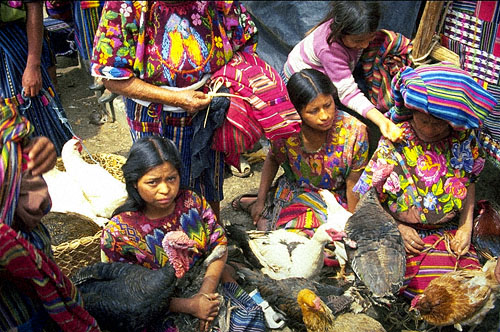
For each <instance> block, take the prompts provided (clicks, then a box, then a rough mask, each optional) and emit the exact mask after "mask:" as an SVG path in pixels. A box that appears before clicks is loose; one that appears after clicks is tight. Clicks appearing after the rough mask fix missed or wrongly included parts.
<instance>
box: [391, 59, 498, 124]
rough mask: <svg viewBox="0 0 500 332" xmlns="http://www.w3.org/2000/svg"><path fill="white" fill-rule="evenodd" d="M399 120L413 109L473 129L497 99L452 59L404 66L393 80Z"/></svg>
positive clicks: (393, 113)
mask: <svg viewBox="0 0 500 332" xmlns="http://www.w3.org/2000/svg"><path fill="white" fill-rule="evenodd" d="M391 95H392V98H393V99H394V106H393V107H392V108H391V109H390V110H389V116H390V118H391V120H392V121H394V122H395V123H397V122H401V121H406V120H408V119H410V118H411V117H412V114H413V110H417V111H420V112H423V113H426V114H430V115H433V116H435V117H436V118H439V119H442V120H445V121H447V122H448V123H449V124H450V125H451V126H452V127H453V128H455V129H472V128H478V127H479V126H481V124H482V121H483V120H484V119H485V118H486V117H487V116H488V114H489V112H491V110H492V109H493V107H495V105H496V103H497V101H496V99H495V98H494V97H493V96H492V95H491V94H490V93H489V92H487V91H486V90H485V89H483V88H482V87H481V86H480V85H479V84H477V83H476V81H474V80H473V79H472V77H471V76H470V75H469V74H467V72H465V71H463V70H462V69H460V68H458V67H455V66H454V65H452V64H451V63H448V62H441V63H438V64H433V65H426V66H420V67H418V68H416V69H413V68H411V67H404V68H401V70H400V71H399V73H398V74H397V75H396V76H395V77H394V78H393V80H392V91H391Z"/></svg>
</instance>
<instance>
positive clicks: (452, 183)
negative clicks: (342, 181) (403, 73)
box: [353, 122, 485, 224]
mask: <svg viewBox="0 0 500 332" xmlns="http://www.w3.org/2000/svg"><path fill="white" fill-rule="evenodd" d="M398 126H400V127H401V128H402V129H403V130H404V133H403V137H404V142H402V143H391V142H389V141H388V140H387V139H386V138H384V137H382V138H381V139H380V141H379V145H378V148H377V150H376V151H375V153H374V155H373V157H372V159H371V160H370V162H369V163H368V165H367V166H366V168H365V171H364V173H363V174H362V175H361V178H360V179H359V181H358V183H357V184H356V185H355V186H354V188H353V191H356V192H359V193H360V194H364V193H365V192H367V191H368V190H369V189H370V187H372V186H373V187H375V189H376V190H377V192H378V193H379V197H380V200H381V202H382V203H383V204H385V205H386V206H387V207H388V209H389V211H390V212H391V213H393V214H394V215H395V216H396V215H401V216H403V215H414V216H415V217H416V218H415V219H413V220H412V218H409V219H407V220H401V219H400V220H401V221H405V222H409V223H423V224H427V223H428V224H436V223H440V222H445V221H447V220H449V219H451V218H452V217H453V216H454V215H456V214H457V213H458V212H459V211H460V210H461V209H462V205H463V202H464V200H465V198H466V197H467V188H468V186H469V185H470V184H471V183H474V182H476V181H477V179H478V175H479V173H480V172H481V171H482V169H483V167H484V163H485V153H484V151H483V150H482V148H481V147H480V146H479V145H478V142H477V139H476V136H475V132H474V131H471V130H463V131H452V134H451V135H450V136H449V137H447V138H445V139H443V140H441V141H440V142H433V143H426V142H423V141H422V140H420V139H419V138H418V137H417V136H416V134H415V131H414V130H413V128H412V127H411V125H410V123H409V122H403V123H401V124H399V125H398ZM393 144H394V145H393ZM402 165H404V166H402Z"/></svg>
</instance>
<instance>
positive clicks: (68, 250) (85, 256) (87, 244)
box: [52, 153, 126, 277]
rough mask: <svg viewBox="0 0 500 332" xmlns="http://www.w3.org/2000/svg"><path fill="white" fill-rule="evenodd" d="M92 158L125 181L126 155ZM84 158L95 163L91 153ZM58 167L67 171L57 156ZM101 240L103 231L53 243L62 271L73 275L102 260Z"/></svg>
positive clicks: (56, 258)
mask: <svg viewBox="0 0 500 332" xmlns="http://www.w3.org/2000/svg"><path fill="white" fill-rule="evenodd" d="M92 158H94V160H96V161H97V162H98V163H99V165H101V167H102V168H104V169H105V170H106V171H108V172H109V173H110V174H111V175H112V176H113V177H114V178H115V179H117V180H119V181H121V182H125V179H124V178H123V172H122V169H121V167H122V165H123V164H124V163H125V161H126V158H125V157H123V156H120V155H116V154H112V153H93V154H92ZM82 159H83V160H85V161H86V162H87V163H89V164H94V161H92V159H91V158H90V156H89V155H82ZM56 168H57V169H58V170H59V171H62V172H65V171H66V169H65V168H64V163H63V161H62V159H61V158H57V162H56ZM100 241H101V231H99V232H97V233H96V234H95V235H93V236H83V237H80V238H77V239H74V240H71V241H67V242H63V243H61V244H59V245H53V246H52V251H53V253H54V260H55V262H56V263H57V265H58V266H59V268H60V269H61V271H63V273H64V274H66V275H67V276H68V277H71V276H72V275H73V273H75V272H76V271H78V270H79V269H80V268H82V267H84V266H88V265H92V264H94V263H97V262H100V261H101V246H100Z"/></svg>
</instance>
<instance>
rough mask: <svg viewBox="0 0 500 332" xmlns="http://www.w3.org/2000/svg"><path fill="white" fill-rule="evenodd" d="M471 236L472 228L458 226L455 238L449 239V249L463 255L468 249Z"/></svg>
mask: <svg viewBox="0 0 500 332" xmlns="http://www.w3.org/2000/svg"><path fill="white" fill-rule="evenodd" d="M464 226H465V225H464ZM471 236H472V229H468V227H459V228H458V229H457V232H456V234H455V238H454V239H453V240H451V243H450V246H451V250H453V252H454V253H455V254H456V255H457V256H463V255H465V254H466V253H467V252H468V251H469V247H470V241H471Z"/></svg>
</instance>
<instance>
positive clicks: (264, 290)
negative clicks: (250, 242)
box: [237, 267, 352, 330]
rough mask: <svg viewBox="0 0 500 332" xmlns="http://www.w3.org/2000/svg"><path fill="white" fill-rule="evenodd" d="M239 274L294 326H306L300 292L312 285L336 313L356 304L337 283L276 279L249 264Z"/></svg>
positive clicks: (239, 268) (304, 279) (300, 279)
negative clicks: (344, 293)
mask: <svg viewBox="0 0 500 332" xmlns="http://www.w3.org/2000/svg"><path fill="white" fill-rule="evenodd" d="M237 274H238V276H239V277H240V278H241V281H240V282H241V284H242V285H243V286H244V287H245V288H248V289H250V288H252V289H253V288H257V289H258V290H259V292H260V295H261V296H262V297H263V299H264V300H266V301H267V302H269V304H270V305H271V306H273V307H274V308H277V309H279V310H281V311H282V312H283V313H284V314H285V315H286V317H287V325H288V326H289V327H290V328H297V329H298V330H304V329H305V326H304V325H303V322H302V311H301V309H300V306H299V304H298V303H297V295H298V294H299V292H300V291H301V290H302V289H304V288H308V289H310V290H312V291H313V292H314V293H316V294H317V295H318V296H320V298H321V299H322V300H323V301H324V302H325V303H326V304H327V305H328V306H329V307H330V309H331V310H332V311H333V312H334V313H338V312H340V311H344V310H346V309H348V308H349V306H350V304H351V303H352V299H351V298H349V297H346V296H342V293H343V292H344V290H343V288H341V287H337V286H334V285H329V284H323V283H319V282H317V281H313V280H310V279H306V278H286V279H281V280H274V279H272V278H270V277H268V276H266V275H265V274H263V273H261V272H260V271H259V272H257V271H253V270H250V269H247V268H245V267H238V270H237Z"/></svg>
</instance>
